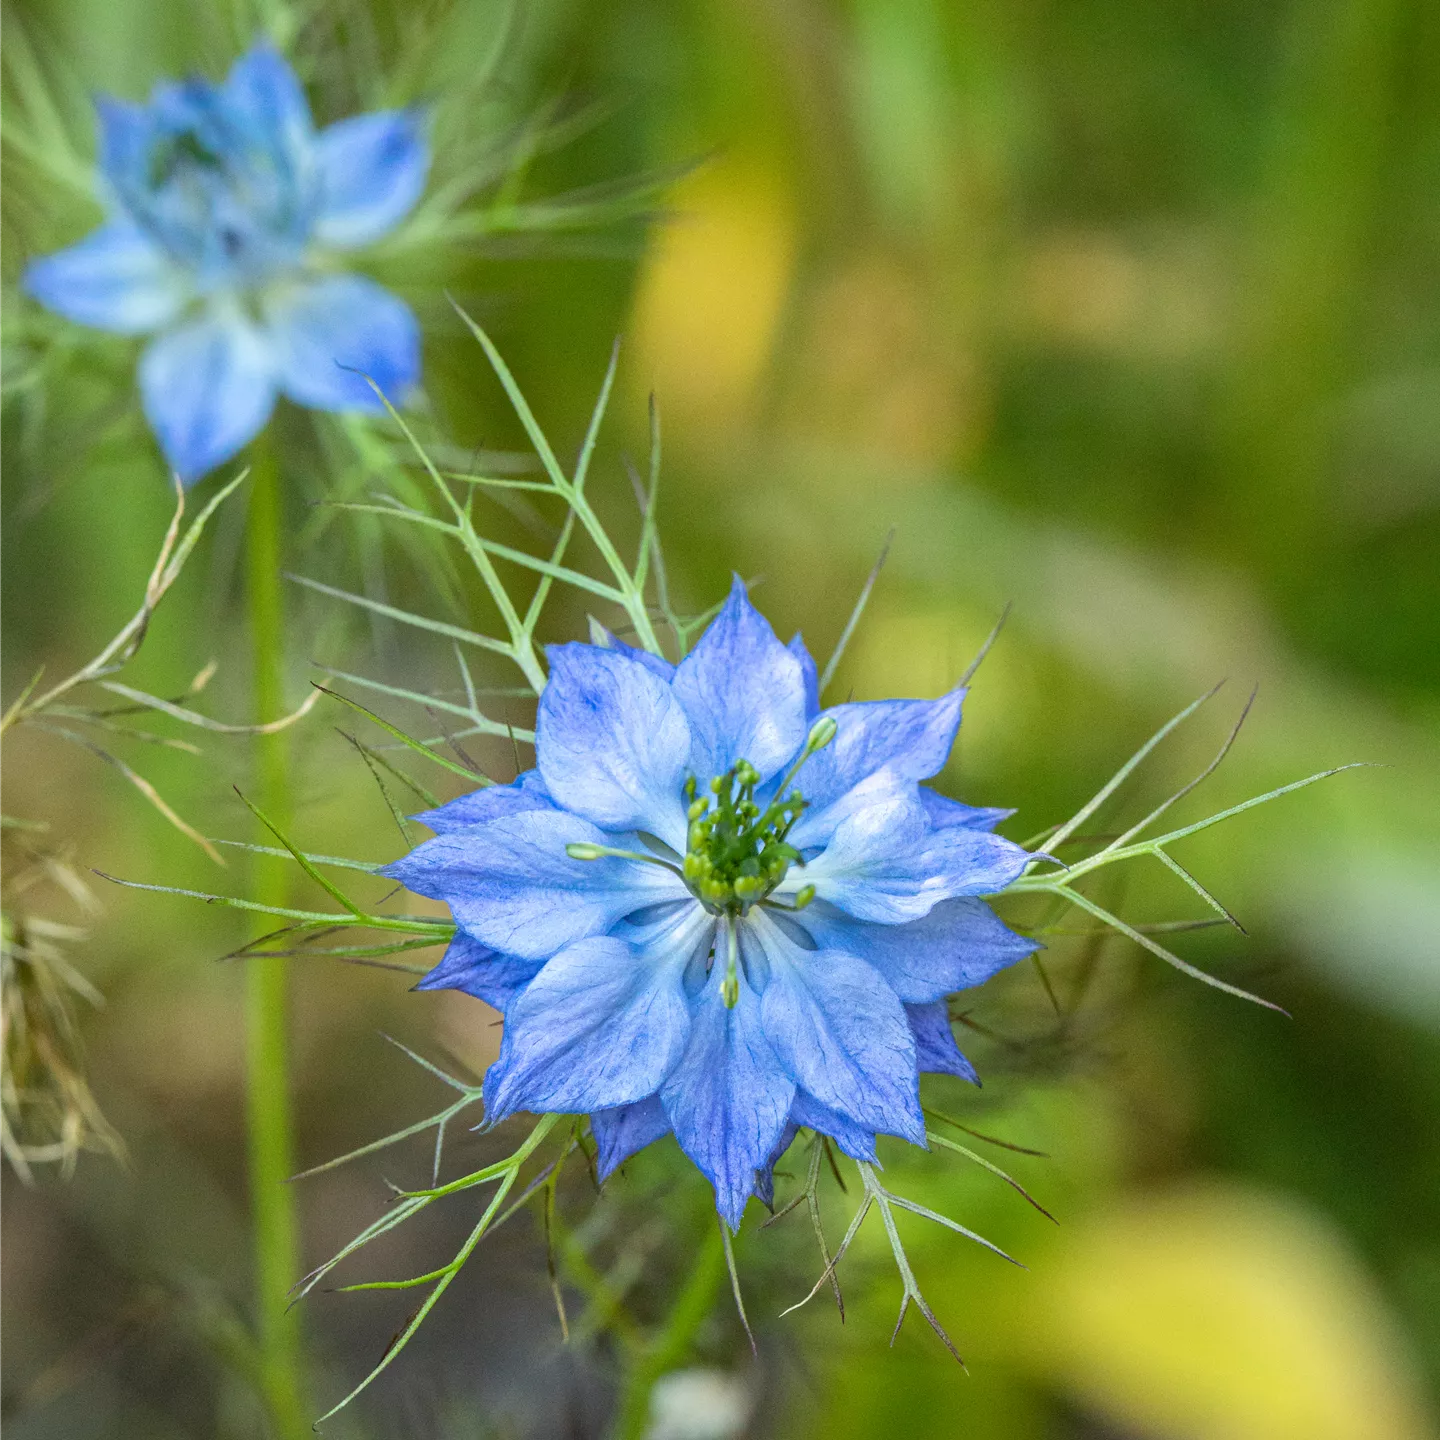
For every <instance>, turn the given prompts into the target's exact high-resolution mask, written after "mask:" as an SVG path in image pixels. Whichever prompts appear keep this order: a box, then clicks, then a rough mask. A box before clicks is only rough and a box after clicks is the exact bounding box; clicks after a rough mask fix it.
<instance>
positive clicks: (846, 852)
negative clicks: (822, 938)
mask: <svg viewBox="0 0 1440 1440" xmlns="http://www.w3.org/2000/svg"><path fill="white" fill-rule="evenodd" d="M915 792H916V787H915V786H914V785H913V784H907V783H906V782H901V781H898V780H896V779H895V778H894V777H893V776H892V775H891V774H890V773H889V772H888V771H881V772H880V773H879V774H878V775H876V776H873V777H872V778H871V779H870V780H869V781H867V782H866V783H865V784H864V785H863V786H860V787H857V790H856V791H855V792H853V793H852V795H851V796H849V797H846V803H849V804H851V805H852V807H853V808H852V809H851V812H850V813H849V814H848V815H847V817H846V819H845V820H844V821H843V822H842V823H841V824H840V825H839V826H838V827H837V828H836V831H835V834H834V837H833V838H832V839H831V841H830V843H829V845H828V846H827V847H826V848H825V849H824V850H823V851H821V852H820V854H818V855H817V856H815V857H814V858H813V859H812V860H810V861H809V862H808V863H807V864H806V865H805V866H804V867H803V868H802V867H799V866H797V867H795V868H794V869H792V870H791V871H790V874H789V876H787V878H786V880H785V882H784V884H783V885H782V886H781V887H780V891H781V893H792V894H793V893H794V892H795V891H796V890H798V889H799V888H800V886H801V885H802V884H805V885H813V886H814V887H815V894H816V895H817V896H818V897H819V898H820V899H822V900H829V901H830V902H831V903H832V904H834V905H838V906H839V907H840V909H842V910H844V911H846V912H847V913H849V914H851V915H854V916H855V917H856V918H857V919H861V920H874V921H878V922H879V923H880V924H883V925H902V924H904V923H905V922H906V921H909V920H918V919H920V917H921V916H923V915H928V914H929V913H930V911H931V910H932V909H933V908H934V907H935V906H936V905H937V904H938V903H939V902H940V901H942V900H953V899H954V898H956V897H957V896H960V895H991V894H994V893H996V892H997V891H1000V890H1003V889H1004V888H1005V887H1006V886H1007V885H1008V884H1009V883H1010V882H1011V881H1012V880H1014V879H1015V878H1016V877H1017V876H1018V875H1019V874H1020V872H1021V871H1022V870H1023V869H1024V868H1025V866H1026V864H1027V863H1028V861H1029V860H1030V858H1031V857H1030V855H1029V853H1028V852H1027V851H1025V850H1022V849H1021V848H1020V847H1019V846H1018V845H1015V844H1012V843H1011V842H1010V841H1009V840H1005V839H1003V838H1002V837H1000V836H999V835H991V834H988V833H987V832H985V831H982V830H969V829H966V828H964V827H963V826H951V827H950V828H948V829H944V830H936V829H933V828H932V827H931V825H930V823H929V821H928V820H927V818H926V816H925V810H924V807H923V806H922V805H921V803H920V799H919V797H918V795H917V794H916V793H915ZM861 795H863V796H864V797H865V798H866V799H868V800H870V801H872V802H873V803H868V804H856V803H855V801H856V797H857V796H861ZM799 828H800V827H799V826H797V827H796V834H797V835H798V834H799ZM801 843H804V842H801Z"/></svg>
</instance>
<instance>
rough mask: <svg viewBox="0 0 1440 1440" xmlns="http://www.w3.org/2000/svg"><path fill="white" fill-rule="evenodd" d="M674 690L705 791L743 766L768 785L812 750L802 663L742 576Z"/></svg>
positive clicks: (680, 668) (681, 668) (685, 663)
mask: <svg viewBox="0 0 1440 1440" xmlns="http://www.w3.org/2000/svg"><path fill="white" fill-rule="evenodd" d="M673 688H674V691H675V695H676V697H677V698H678V699H679V701H680V703H681V704H682V705H683V706H684V707H685V714H686V716H687V717H688V719H689V721H690V733H691V735H692V736H693V744H692V746H691V751H690V765H691V768H692V769H693V771H694V773H695V775H696V777H697V778H698V779H699V781H700V783H701V784H702V785H704V784H705V783H706V782H707V781H708V780H709V779H710V778H711V777H712V776H715V775H720V774H723V773H724V772H725V771H726V770H728V769H729V768H730V766H732V765H734V764H735V763H736V761H738V760H748V761H749V762H750V763H751V764H752V765H753V766H754V767H755V768H756V769H757V770H758V771H759V772H760V774H761V777H762V778H768V777H769V776H771V775H773V774H775V772H776V771H778V770H779V769H780V768H781V767H782V766H783V765H785V764H786V762H787V761H789V760H792V759H793V758H794V757H795V754H796V752H797V751H798V750H799V749H800V747H801V746H802V745H803V744H804V743H805V736H806V733H807V731H808V729H809V726H808V724H807V723H806V717H805V677H804V674H803V673H802V670H801V666H800V662H799V661H798V660H797V659H796V658H795V657H794V655H792V654H791V653H790V652H789V651H788V650H787V649H786V648H785V647H784V646H783V645H782V644H781V643H780V642H779V641H778V640H777V639H776V638H775V632H774V631H773V630H772V629H771V628H770V622H769V621H768V620H767V619H766V618H765V617H764V616H763V615H762V614H761V613H760V612H759V611H758V610H757V609H756V608H755V607H754V606H753V605H752V604H751V603H750V599H749V597H748V596H747V595H746V593H745V584H744V582H743V581H742V580H741V579H740V578H739V577H738V576H737V577H736V579H735V583H734V585H733V586H732V587H731V590H730V598H729V599H728V600H726V602H725V607H724V609H722V610H721V611H720V613H719V614H718V615H717V616H716V617H715V619H714V620H713V621H712V622H711V624H710V628H709V629H708V630H706V632H705V633H704V634H703V635H702V636H701V637H700V643H699V644H698V645H696V647H695V648H694V649H693V650H692V651H691V652H690V653H689V654H688V655H687V656H686V657H685V658H684V659H683V660H682V661H681V662H680V664H679V666H678V667H677V668H676V671H675V680H674V686H673ZM672 843H673V842H672Z"/></svg>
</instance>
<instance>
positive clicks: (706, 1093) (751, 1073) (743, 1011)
mask: <svg viewBox="0 0 1440 1440" xmlns="http://www.w3.org/2000/svg"><path fill="white" fill-rule="evenodd" d="M724 971H725V967H724V966H723V965H716V966H714V967H713V968H712V970H711V972H710V980H709V982H708V983H707V985H706V986H705V989H704V990H703V991H702V992H701V995H700V997H699V999H698V1000H697V1002H696V1004H695V1007H694V1011H693V1014H692V1020H691V1030H690V1043H689V1045H688V1046H687V1047H686V1050H685V1054H684V1057H683V1058H682V1059H681V1061H680V1063H679V1065H678V1066H676V1068H675V1070H674V1071H673V1072H672V1073H671V1075H670V1077H669V1079H668V1080H667V1081H666V1083H665V1085H664V1087H663V1088H662V1090H661V1092H660V1099H661V1101H662V1102H663V1103H664V1106H665V1113H666V1114H667V1115H668V1116H669V1117H670V1123H671V1124H672V1125H673V1126H674V1127H675V1138H676V1139H677V1140H679V1142H680V1148H681V1149H682V1150H684V1152H685V1153H686V1154H687V1155H688V1156H689V1157H690V1158H691V1160H693V1161H694V1162H695V1164H696V1165H697V1166H698V1167H699V1169H700V1171H701V1172H702V1173H703V1174H704V1175H705V1177H706V1178H707V1179H708V1180H709V1181H710V1183H711V1184H712V1185H713V1186H714V1187H715V1207H716V1209H717V1210H719V1212H720V1215H721V1217H722V1218H723V1219H724V1220H725V1222H726V1224H728V1225H729V1226H730V1228H731V1229H732V1230H737V1229H739V1227H740V1217H741V1216H742V1215H743V1214H744V1213H745V1204H746V1201H748V1200H749V1198H750V1196H751V1195H752V1194H753V1193H754V1191H755V1181H756V1172H757V1171H760V1170H762V1169H763V1168H764V1167H765V1165H766V1163H767V1162H768V1160H769V1157H770V1155H771V1153H772V1152H773V1151H774V1149H775V1145H776V1142H777V1141H778V1140H779V1139H780V1137H781V1135H782V1134H783V1133H784V1130H785V1124H786V1121H787V1120H788V1119H789V1116H790V1105H791V1103H792V1101H793V1100H794V1098H795V1082H794V1081H793V1080H791V1079H790V1077H789V1076H788V1075H786V1073H785V1072H784V1070H783V1069H782V1068H781V1066H780V1062H779V1061H778V1060H777V1059H776V1057H775V1052H774V1051H773V1050H772V1049H771V1048H770V1044H769V1042H768V1041H767V1040H766V1038H765V1032H764V1029H763V1028H762V1026H761V1023H760V1001H759V998H758V997H757V996H756V994H755V992H754V991H753V990H752V989H751V988H750V986H749V985H748V984H743V983H742V984H741V986H740V999H739V1001H738V1003H737V1004H736V1005H735V1007H734V1009H727V1008H726V1005H725V1002H724V1000H723V998H722V997H721V994H720V986H721V984H722V982H723V980H724Z"/></svg>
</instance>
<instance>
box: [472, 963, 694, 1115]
mask: <svg viewBox="0 0 1440 1440" xmlns="http://www.w3.org/2000/svg"><path fill="white" fill-rule="evenodd" d="M683 968H684V967H683V963H680V964H677V963H676V961H675V959H674V956H673V955H670V954H668V953H665V952H663V951H662V952H661V953H659V954H650V955H646V954H644V953H642V952H641V951H638V950H637V949H636V948H635V947H634V946H631V945H627V944H626V943H625V942H624V941H623V940H617V939H615V938H614V937H613V936H609V935H597V936H594V937H592V938H591V939H588V940H580V941H577V942H576V943H575V944H574V945H571V946H569V947H568V948H566V949H564V950H562V951H561V952H560V953H559V954H558V955H556V956H555V957H554V958H553V959H551V960H550V961H548V962H547V963H546V964H545V966H544V968H543V969H541V971H540V973H539V974H538V975H536V977H535V978H534V979H533V980H532V981H531V982H530V983H529V984H528V985H527V986H526V987H525V989H524V991H523V992H521V994H520V995H519V996H518V997H517V998H516V999H515V1000H514V1001H513V1002H512V1004H511V1005H510V1008H509V1009H508V1010H507V1011H506V1012H505V1039H504V1044H503V1046H502V1049H503V1052H504V1053H502V1055H501V1058H500V1060H499V1061H498V1062H497V1063H496V1064H495V1065H494V1066H492V1067H491V1070H490V1073H489V1074H488V1075H487V1076H486V1077H485V1111H486V1118H487V1120H489V1121H490V1122H492V1123H494V1122H497V1121H499V1120H503V1119H504V1118H505V1117H506V1116H507V1115H511V1114H513V1113H514V1112H515V1111H517V1110H529V1111H531V1112H533V1113H534V1114H537V1115H538V1114H545V1113H548V1112H551V1111H559V1112H561V1113H562V1114H573V1113H576V1112H582V1111H584V1112H589V1111H594V1110H608V1109H610V1108H612V1107H614V1106H617V1105H629V1104H631V1103H633V1102H634V1101H637V1100H643V1099H645V1097H646V1096H648V1095H653V1094H654V1093H655V1091H656V1090H657V1089H658V1088H659V1087H660V1084H661V1082H662V1081H663V1080H664V1079H665V1077H666V1075H667V1074H669V1072H670V1071H671V1069H672V1068H673V1067H674V1066H675V1064H676V1062H677V1061H678V1060H679V1059H680V1056H681V1055H682V1054H683V1053H684V1050H685V1045H686V1040H687V1038H688V1036H689V1031H690V1007H689V1005H688V1004H687V1003H686V1000H685V991H684V987H683V985H682V984H681V973H682V971H683Z"/></svg>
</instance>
